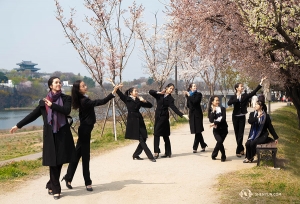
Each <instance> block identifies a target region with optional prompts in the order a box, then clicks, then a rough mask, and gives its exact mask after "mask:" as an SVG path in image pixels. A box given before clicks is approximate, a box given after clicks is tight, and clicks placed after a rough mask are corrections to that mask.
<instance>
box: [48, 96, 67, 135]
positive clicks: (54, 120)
mask: <svg viewBox="0 0 300 204" xmlns="http://www.w3.org/2000/svg"><path fill="white" fill-rule="evenodd" d="M46 98H47V99H48V100H49V101H51V102H52V103H55V104H56V105H59V106H63V105H64V104H63V101H62V99H61V91H59V92H57V93H56V94H54V93H52V91H49V92H48V94H47V97H46ZM45 106H46V112H47V121H48V124H49V125H52V130H53V133H57V132H58V130H59V128H61V127H62V126H64V125H65V124H66V116H65V115H64V114H62V113H59V112H57V111H54V110H52V109H51V108H50V107H49V106H47V105H45Z"/></svg>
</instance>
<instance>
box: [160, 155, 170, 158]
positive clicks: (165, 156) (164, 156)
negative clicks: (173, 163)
mask: <svg viewBox="0 0 300 204" xmlns="http://www.w3.org/2000/svg"><path fill="white" fill-rule="evenodd" d="M167 157H169V158H171V155H163V156H161V158H167Z"/></svg>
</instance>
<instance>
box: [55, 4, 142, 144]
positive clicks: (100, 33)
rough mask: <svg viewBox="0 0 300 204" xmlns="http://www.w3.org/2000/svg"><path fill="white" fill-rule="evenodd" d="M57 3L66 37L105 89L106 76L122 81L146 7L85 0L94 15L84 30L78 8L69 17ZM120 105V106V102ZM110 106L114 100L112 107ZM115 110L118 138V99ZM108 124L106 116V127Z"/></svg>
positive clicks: (86, 16)
mask: <svg viewBox="0 0 300 204" xmlns="http://www.w3.org/2000/svg"><path fill="white" fill-rule="evenodd" d="M55 4H56V12H57V16H56V18H57V20H58V21H59V22H60V24H61V26H62V28H63V31H64V33H65V36H66V37H67V38H68V39H69V41H70V42H71V43H72V45H73V47H74V48H75V50H76V51H77V52H78V54H79V56H80V58H81V61H82V63H83V64H84V65H85V67H86V68H87V70H88V71H89V72H90V74H91V76H92V77H93V79H95V80H96V81H97V82H98V84H99V85H100V86H101V87H102V88H103V89H104V86H103V81H104V79H105V78H106V77H108V78H109V79H111V80H112V84H114V82H115V80H116V77H118V78H119V82H122V72H123V70H124V68H125V66H126V64H127V62H128V59H129V57H130V55H131V53H132V51H133V48H134V40H135V38H134V34H135V30H136V29H137V28H138V27H139V24H138V20H139V19H140V17H141V15H142V12H143V10H144V9H143V7H142V6H141V5H139V6H138V5H136V3H135V2H134V3H133V5H132V6H130V7H129V8H128V11H127V10H125V9H123V8H122V0H84V6H85V7H86V9H87V13H89V14H90V16H89V15H85V18H84V20H83V21H84V22H85V23H86V24H87V25H88V26H89V28H90V29H89V30H87V31H80V28H79V27H78V26H77V25H76V23H75V16H76V10H75V9H74V8H71V10H70V17H69V18H68V19H66V17H65V14H64V12H63V9H62V7H61V5H60V3H59V0H55ZM116 105H117V106H119V105H118V103H116ZM110 106H111V102H110V103H109V105H108V110H109V109H110ZM119 110H121V108H119ZM112 112H113V118H114V133H115V139H116V138H117V136H116V120H115V118H116V117H115V100H114V99H113V100H112ZM107 113H108V111H107ZM106 117H107V114H106ZM105 124H106V119H105V120H104V124H103V128H102V129H104V127H105ZM102 132H103V131H102Z"/></svg>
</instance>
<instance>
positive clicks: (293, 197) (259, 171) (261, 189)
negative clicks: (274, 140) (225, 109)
mask: <svg viewBox="0 0 300 204" xmlns="http://www.w3.org/2000/svg"><path fill="white" fill-rule="evenodd" d="M272 123H273V126H274V128H275V131H276V132H277V134H278V135H279V143H278V153H277V158H278V160H277V164H278V165H279V167H280V169H274V168H273V167H272V163H270V162H263V163H262V165H261V166H259V167H257V166H255V167H253V168H250V169H244V170H240V171H236V172H231V173H228V174H224V175H222V176H220V177H219V184H218V186H217V188H218V190H219V191H220V193H221V195H222V201H221V203H299V201H300V184H299V183H300V148H299V145H300V130H299V129H298V126H297V124H298V123H297V112H296V109H295V107H293V106H290V107H284V108H281V109H279V110H277V111H275V112H273V113H272ZM241 165H242V164H241ZM242 190H245V192H247V191H248V190H250V191H251V193H252V195H251V197H250V198H249V197H247V198H248V199H244V198H242V197H241V196H240V195H239V194H240V193H241V192H242Z"/></svg>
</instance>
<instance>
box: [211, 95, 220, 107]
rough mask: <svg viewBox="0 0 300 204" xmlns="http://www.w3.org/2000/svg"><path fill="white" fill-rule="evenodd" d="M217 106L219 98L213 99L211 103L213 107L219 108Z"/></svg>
mask: <svg viewBox="0 0 300 204" xmlns="http://www.w3.org/2000/svg"><path fill="white" fill-rule="evenodd" d="M219 104H220V101H219V97H215V98H214V100H213V102H212V105H213V106H219Z"/></svg>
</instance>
